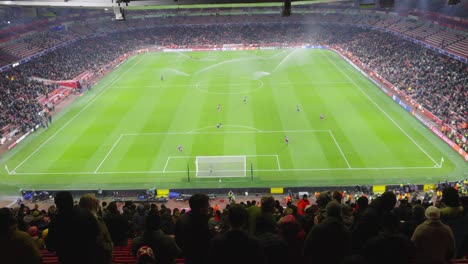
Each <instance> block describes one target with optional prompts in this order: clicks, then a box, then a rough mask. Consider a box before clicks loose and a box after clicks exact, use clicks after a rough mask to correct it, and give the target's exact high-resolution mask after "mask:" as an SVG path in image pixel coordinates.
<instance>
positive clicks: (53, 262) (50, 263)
mask: <svg viewBox="0 0 468 264" xmlns="http://www.w3.org/2000/svg"><path fill="white" fill-rule="evenodd" d="M42 263H43V264H58V263H59V260H58V257H42Z"/></svg>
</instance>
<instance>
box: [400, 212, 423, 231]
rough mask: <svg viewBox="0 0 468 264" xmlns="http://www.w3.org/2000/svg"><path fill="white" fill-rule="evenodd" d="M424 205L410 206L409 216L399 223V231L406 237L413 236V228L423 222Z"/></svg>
mask: <svg viewBox="0 0 468 264" xmlns="http://www.w3.org/2000/svg"><path fill="white" fill-rule="evenodd" d="M424 211H425V210H424V207H423V206H422V205H420V204H416V205H414V206H413V207H412V208H411V218H410V219H409V220H408V221H405V222H403V223H402V224H401V225H400V232H401V233H402V234H403V235H405V236H406V237H408V238H411V237H412V236H413V233H414V230H415V229H416V227H418V226H419V225H420V224H422V223H423V222H424V220H425V219H424Z"/></svg>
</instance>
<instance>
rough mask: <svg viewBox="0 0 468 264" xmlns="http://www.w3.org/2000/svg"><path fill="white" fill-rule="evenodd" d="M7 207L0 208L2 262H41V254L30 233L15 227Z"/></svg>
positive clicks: (0, 251)
mask: <svg viewBox="0 0 468 264" xmlns="http://www.w3.org/2000/svg"><path fill="white" fill-rule="evenodd" d="M16 227H17V226H16V218H15V216H14V214H13V212H12V211H11V210H10V209H9V208H6V207H4V208H2V209H0V234H2V235H0V255H1V260H2V263H9V264H41V263H42V260H41V255H40V253H39V250H38V248H37V246H36V244H35V242H34V241H33V239H32V238H31V236H30V235H28V234H27V233H25V232H23V231H19V230H18V229H17V228H16Z"/></svg>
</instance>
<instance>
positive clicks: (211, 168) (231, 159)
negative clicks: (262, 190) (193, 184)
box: [195, 156, 247, 178]
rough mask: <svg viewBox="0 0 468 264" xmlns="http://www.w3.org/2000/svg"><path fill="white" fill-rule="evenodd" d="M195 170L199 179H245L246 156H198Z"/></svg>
mask: <svg viewBox="0 0 468 264" xmlns="http://www.w3.org/2000/svg"><path fill="white" fill-rule="evenodd" d="M195 169H196V174H195V175H196V177H198V178H222V177H245V176H247V172H246V171H247V161H246V156H197V157H196V159H195Z"/></svg>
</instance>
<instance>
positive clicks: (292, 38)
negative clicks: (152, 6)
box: [0, 23, 468, 148]
mask: <svg viewBox="0 0 468 264" xmlns="http://www.w3.org/2000/svg"><path fill="white" fill-rule="evenodd" d="M57 34H58V33H57ZM58 35H61V33H60V34H58ZM225 43H243V44H246V45H266V44H277V45H284V46H287V45H288V44H291V43H311V44H320V45H336V46H339V47H342V48H343V49H345V50H347V51H348V52H351V53H352V54H353V55H354V56H356V57H357V58H359V59H360V60H361V61H362V62H363V63H364V64H366V65H367V66H368V67H369V68H371V69H374V70H375V71H376V72H377V73H378V74H380V75H381V76H383V77H384V78H386V79H387V80H388V81H390V82H391V83H393V84H394V85H395V86H396V87H398V88H399V89H401V90H403V91H405V92H406V93H408V94H409V95H410V96H412V97H413V98H414V99H415V100H417V101H418V102H419V103H421V104H422V105H423V106H424V107H426V108H427V109H429V110H430V111H432V112H433V113H434V114H435V115H436V116H438V117H440V118H441V119H443V121H444V122H446V123H447V124H449V125H451V126H452V127H454V128H455V129H457V131H458V132H461V134H462V135H463V134H467V136H468V86H467V85H466V79H467V78H468V67H467V65H466V64H465V63H463V62H460V61H457V60H455V59H452V58H450V57H447V56H445V55H442V54H439V53H437V52H435V51H432V50H430V49H426V48H423V47H421V46H419V45H417V44H414V43H412V42H409V41H406V40H403V39H401V38H400V37H398V36H395V35H392V34H388V33H384V32H381V31H378V30H370V29H364V28H359V27H355V26H352V25H337V24H320V25H306V24H300V23H295V24H288V23H278V24H274V23H273V24H271V23H270V24H230V25H228V24H218V25H196V26H186V25H185V26H184V25H177V26H164V27H155V28H145V29H134V30H130V31H124V32H117V33H106V34H101V35H99V36H96V37H93V38H87V39H83V40H79V41H77V42H74V43H72V44H70V45H68V46H65V47H62V48H59V49H57V50H55V51H53V52H50V53H47V54H45V55H43V56H41V57H40V58H37V59H34V60H32V61H31V62H28V63H25V64H22V65H20V66H18V67H16V68H14V69H12V70H10V71H7V72H6V73H4V74H3V76H2V77H3V78H2V80H1V82H2V86H1V87H0V91H1V93H0V94H1V95H2V98H1V101H0V102H1V106H0V107H1V109H0V113H2V114H1V115H0V116H2V117H3V118H2V119H3V120H0V122H2V123H0V124H5V122H8V121H11V120H8V119H7V118H5V116H7V117H10V116H11V115H12V114H14V113H9V112H15V113H17V115H13V117H10V118H13V119H17V118H18V113H19V115H20V116H27V115H28V114H29V112H28V111H29V110H30V111H33V112H34V111H35V110H36V109H35V108H36V104H37V102H35V100H34V96H37V95H38V91H39V93H41V92H46V90H47V89H45V88H44V87H43V85H41V84H38V83H33V82H32V81H30V80H28V78H29V77H30V76H36V77H41V78H45V79H53V80H68V79H72V78H74V77H76V76H77V75H79V74H80V73H83V72H84V71H88V70H90V71H95V72H97V71H99V70H100V69H102V68H103V67H104V66H105V65H106V64H108V63H109V62H111V61H113V60H115V59H116V58H118V57H120V56H122V55H123V54H125V53H128V52H130V51H132V50H135V49H138V48H143V47H148V46H153V47H154V46H166V47H190V46H216V45H222V44H225ZM7 75H8V76H10V77H11V76H14V77H15V81H9V80H8V78H6V76H7ZM4 97H8V98H4ZM22 97H28V98H24V99H25V102H26V103H25V104H26V105H23V106H17V107H16V108H15V109H10V108H11V107H10V105H11V102H12V101H15V102H16V101H18V100H17V98H22ZM14 99H15V100H14ZM16 104H23V103H16ZM24 109H27V110H26V111H25V110H24ZM24 112H26V113H24ZM4 113H6V114H4ZM25 120H27V118H22V119H21V121H18V122H20V123H21V122H23V123H24V122H26V121H25ZM0 127H2V126H0ZM465 148H468V146H466V145H465Z"/></svg>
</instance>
